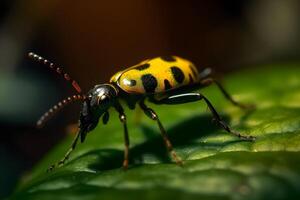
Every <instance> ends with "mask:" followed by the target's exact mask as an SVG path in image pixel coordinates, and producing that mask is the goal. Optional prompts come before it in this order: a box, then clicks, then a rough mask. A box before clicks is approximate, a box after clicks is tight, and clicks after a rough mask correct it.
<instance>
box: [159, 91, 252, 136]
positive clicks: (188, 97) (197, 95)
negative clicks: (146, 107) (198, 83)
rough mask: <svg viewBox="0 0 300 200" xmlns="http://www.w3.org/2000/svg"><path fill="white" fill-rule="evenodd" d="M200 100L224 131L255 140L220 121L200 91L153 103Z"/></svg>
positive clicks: (178, 102)
mask: <svg viewBox="0 0 300 200" xmlns="http://www.w3.org/2000/svg"><path fill="white" fill-rule="evenodd" d="M200 100H204V101H205V103H206V105H207V106H208V108H209V110H210V112H211V113H212V115H213V120H214V121H215V122H216V123H217V124H218V125H219V126H220V127H221V128H223V129H224V130H225V131H227V132H228V133H231V134H233V135H235V136H237V137H239V138H240V139H242V140H250V141H253V140H255V137H253V136H249V135H241V134H240V133H238V132H235V131H233V130H231V128H230V127H229V126H228V125H227V124H226V123H225V122H224V121H222V119H221V117H220V116H219V114H218V113H217V111H216V109H215V108H214V107H213V105H212V104H211V103H210V101H209V100H208V99H207V98H206V97H205V96H203V95H202V94H200V93H184V94H178V95H173V96H169V97H166V98H164V99H161V100H157V101H154V103H157V104H183V103H189V102H195V101H200Z"/></svg>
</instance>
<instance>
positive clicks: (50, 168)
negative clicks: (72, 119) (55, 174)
mask: <svg viewBox="0 0 300 200" xmlns="http://www.w3.org/2000/svg"><path fill="white" fill-rule="evenodd" d="M80 134H81V130H79V131H78V132H77V134H76V136H75V138H74V140H73V142H72V145H71V147H70V149H69V150H68V151H67V153H66V154H65V156H64V157H63V158H62V159H61V160H60V161H59V162H57V163H55V164H53V165H51V166H50V167H49V168H48V169H47V171H48V172H49V171H52V170H53V169H54V168H55V167H56V166H60V165H63V164H64V163H65V162H66V160H68V158H69V156H70V154H71V153H72V151H73V150H74V149H75V147H76V144H77V142H78V139H79V136H80Z"/></svg>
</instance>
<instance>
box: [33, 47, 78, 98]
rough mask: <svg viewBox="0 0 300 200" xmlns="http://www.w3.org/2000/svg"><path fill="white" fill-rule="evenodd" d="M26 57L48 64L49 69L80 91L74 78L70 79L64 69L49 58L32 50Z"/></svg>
mask: <svg viewBox="0 0 300 200" xmlns="http://www.w3.org/2000/svg"><path fill="white" fill-rule="evenodd" d="M28 57H29V58H31V59H32V60H34V61H36V62H38V63H41V64H44V65H46V66H48V67H49V68H50V69H53V70H54V71H55V72H56V73H57V74H59V75H60V76H62V77H63V78H64V79H65V80H66V81H68V82H70V83H71V85H72V87H73V88H74V89H75V90H76V91H77V92H78V93H81V88H80V86H79V84H78V83H77V82H76V81H75V80H74V79H72V78H71V77H70V75H69V74H67V73H66V72H64V70H63V69H62V68H61V67H58V66H56V65H55V64H54V63H52V62H50V61H49V60H47V59H45V58H43V57H42V56H39V55H37V54H35V53H33V52H30V53H28Z"/></svg>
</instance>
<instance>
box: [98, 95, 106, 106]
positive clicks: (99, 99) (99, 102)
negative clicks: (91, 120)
mask: <svg viewBox="0 0 300 200" xmlns="http://www.w3.org/2000/svg"><path fill="white" fill-rule="evenodd" d="M108 101H109V98H108V96H107V95H102V96H100V97H98V105H100V104H101V105H103V104H106V103H107V102H108Z"/></svg>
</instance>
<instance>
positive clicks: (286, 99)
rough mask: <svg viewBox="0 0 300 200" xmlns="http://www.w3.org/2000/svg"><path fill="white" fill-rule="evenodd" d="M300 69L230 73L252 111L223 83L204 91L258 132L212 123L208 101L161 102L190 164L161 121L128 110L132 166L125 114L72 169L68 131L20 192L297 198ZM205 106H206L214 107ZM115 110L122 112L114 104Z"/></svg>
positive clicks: (33, 195)
mask: <svg viewBox="0 0 300 200" xmlns="http://www.w3.org/2000/svg"><path fill="white" fill-rule="evenodd" d="M299 74H300V69H299V66H298V65H286V64H282V65H276V66H263V67H261V68H257V69H255V70H247V71H242V72H239V73H235V74H231V75H230V76H228V77H227V78H226V79H225V81H224V82H225V85H226V87H227V88H228V90H229V91H230V92H231V93H232V94H233V96H234V98H236V99H237V100H239V101H241V102H248V103H249V102H251V103H255V104H256V106H257V108H256V110H254V111H249V112H245V111H243V110H240V109H239V108H236V107H234V106H232V105H231V104H230V103H229V102H228V101H226V100H225V99H224V97H223V96H222V95H221V93H220V92H219V91H218V89H217V88H216V86H212V87H209V88H205V89H203V90H202V91H203V94H205V95H206V96H207V97H208V98H209V99H210V100H211V101H212V103H213V104H214V105H215V107H216V109H217V110H218V111H219V112H220V114H221V115H222V117H223V119H224V120H225V121H227V122H228V123H229V124H230V125H231V126H232V128H233V129H235V130H238V131H240V132H241V133H243V134H251V135H253V136H256V137H257V140H256V141H255V142H248V141H240V140H239V139H238V138H236V137H234V136H232V135H230V134H228V133H226V132H225V131H223V130H221V129H219V128H217V127H216V126H214V124H212V123H211V116H210V113H209V112H208V111H207V109H206V107H205V105H204V103H203V102H196V103H190V104H184V105H180V106H155V105H151V106H150V107H152V108H153V109H154V110H156V111H157V113H158V115H159V116H160V118H161V121H162V122H163V124H164V125H165V127H166V129H167V132H168V133H169V135H170V138H171V140H172V141H173V144H174V146H175V150H176V151H177V152H178V154H179V155H180V156H181V157H182V158H183V160H184V162H185V164H184V166H183V167H179V166H177V165H176V164H173V163H172V162H171V160H170V158H169V156H168V154H167V152H166V150H165V147H164V145H163V142H162V139H161V137H160V134H159V132H158V128H157V127H156V124H155V123H154V122H152V121H151V120H149V119H148V118H146V117H143V118H142V119H141V120H140V122H138V120H136V119H139V118H140V117H141V116H142V113H140V112H128V111H127V113H128V114H127V115H128V119H129V120H128V121H129V131H130V132H129V133H130V139H131V155H130V156H131V166H130V168H129V169H128V170H127V171H123V170H122V169H121V168H120V166H121V164H122V159H123V129H122V125H121V124H120V123H119V120H118V117H117V114H112V117H111V120H110V123H109V124H108V125H106V126H103V125H102V124H99V125H98V127H97V128H96V130H94V131H93V132H91V133H90V134H89V136H88V138H87V140H86V142H85V143H83V144H80V145H79V146H78V148H77V149H76V150H75V152H74V153H73V154H72V156H71V158H70V160H69V162H67V163H66V164H65V165H64V166H63V167H61V168H58V169H56V170H54V171H53V172H51V173H46V172H45V171H46V169H47V167H48V166H49V165H50V164H52V163H53V162H55V161H57V160H58V159H60V158H61V157H62V156H63V155H64V153H65V152H66V150H67V148H68V147H69V145H70V143H71V140H72V138H71V137H70V138H67V139H66V140H65V141H63V142H62V143H61V144H60V145H58V146H57V147H56V148H55V149H53V151H52V152H50V153H49V154H48V155H47V156H46V157H45V158H44V159H43V160H42V161H41V162H40V163H39V165H37V166H36V167H35V168H34V169H33V171H32V172H31V173H30V175H27V176H26V177H24V180H23V182H22V183H21V184H20V186H19V188H18V189H17V190H16V192H15V194H14V195H13V196H12V199H44V200H47V199H54V198H55V199H56V200H59V199H81V200H85V199H123V200H125V199H133V198H141V197H142V198H143V199H166V198H168V199H200V198H201V199H284V198H285V199H288V198H289V197H293V198H294V199H295V198H296V197H298V198H299V197H300V154H299V150H300V78H299ZM205 111H206V112H205ZM112 113H113V112H112Z"/></svg>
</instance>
